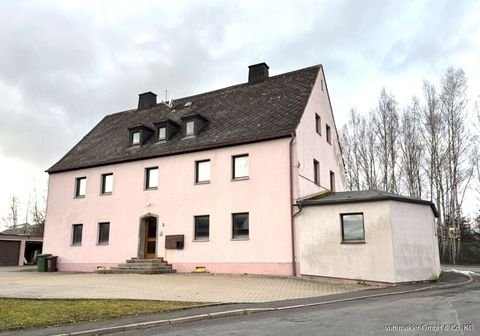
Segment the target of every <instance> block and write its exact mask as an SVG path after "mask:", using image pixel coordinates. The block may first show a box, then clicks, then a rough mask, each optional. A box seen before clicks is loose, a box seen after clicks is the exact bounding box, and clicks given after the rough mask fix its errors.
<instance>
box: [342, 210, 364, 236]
mask: <svg viewBox="0 0 480 336" xmlns="http://www.w3.org/2000/svg"><path fill="white" fill-rule="evenodd" d="M340 218H341V221H342V240H343V241H344V242H349V241H360V242H361V241H364V240H365V228H364V225H363V213H350V214H341V215H340Z"/></svg>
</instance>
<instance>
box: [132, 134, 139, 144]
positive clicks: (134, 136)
mask: <svg viewBox="0 0 480 336" xmlns="http://www.w3.org/2000/svg"><path fill="white" fill-rule="evenodd" d="M131 141H132V145H139V144H140V131H135V132H132V139H131Z"/></svg>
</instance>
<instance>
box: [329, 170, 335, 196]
mask: <svg viewBox="0 0 480 336" xmlns="http://www.w3.org/2000/svg"><path fill="white" fill-rule="evenodd" d="M330 190H331V191H335V173H334V172H332V171H331V170H330Z"/></svg>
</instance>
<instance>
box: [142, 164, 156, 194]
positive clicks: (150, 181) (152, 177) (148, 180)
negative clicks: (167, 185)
mask: <svg viewBox="0 0 480 336" xmlns="http://www.w3.org/2000/svg"><path fill="white" fill-rule="evenodd" d="M157 187H158V167H151V168H145V189H156V188H157Z"/></svg>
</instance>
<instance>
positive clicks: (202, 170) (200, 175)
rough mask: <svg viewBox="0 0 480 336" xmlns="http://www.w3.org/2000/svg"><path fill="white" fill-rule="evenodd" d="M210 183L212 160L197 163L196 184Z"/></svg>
mask: <svg viewBox="0 0 480 336" xmlns="http://www.w3.org/2000/svg"><path fill="white" fill-rule="evenodd" d="M207 182H210V160H202V161H195V183H207Z"/></svg>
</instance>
